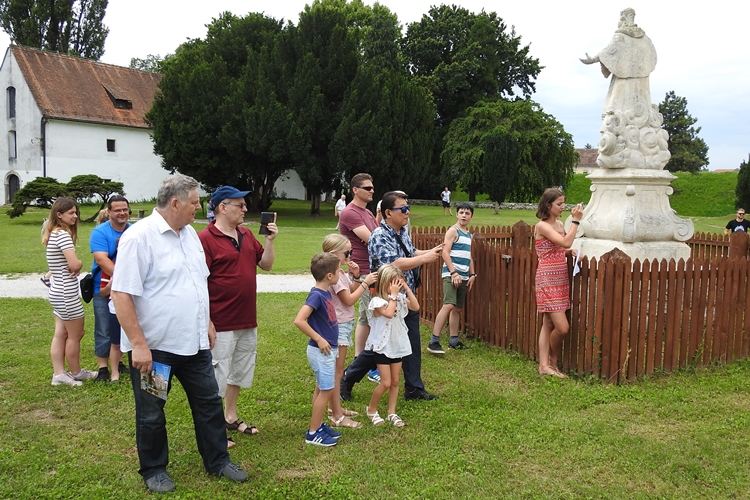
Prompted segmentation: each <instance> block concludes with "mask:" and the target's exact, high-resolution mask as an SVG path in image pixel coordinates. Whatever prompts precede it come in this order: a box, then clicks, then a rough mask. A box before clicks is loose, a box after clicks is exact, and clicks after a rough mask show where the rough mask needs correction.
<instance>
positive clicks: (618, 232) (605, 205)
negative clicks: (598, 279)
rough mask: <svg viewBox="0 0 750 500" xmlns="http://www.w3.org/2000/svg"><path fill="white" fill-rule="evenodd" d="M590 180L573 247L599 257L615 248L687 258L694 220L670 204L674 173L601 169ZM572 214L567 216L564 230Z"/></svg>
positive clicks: (635, 253)
mask: <svg viewBox="0 0 750 500" xmlns="http://www.w3.org/2000/svg"><path fill="white" fill-rule="evenodd" d="M588 178H589V179H591V191H592V194H591V201H590V202H589V204H588V205H587V206H586V208H585V210H584V211H583V218H582V219H581V225H580V226H579V228H578V233H577V235H576V240H575V242H574V243H573V248H577V249H580V250H581V253H583V255H586V256H587V257H596V258H599V257H601V256H602V255H604V254H605V253H607V252H609V251H610V250H612V249H614V248H615V247H617V248H619V249H620V250H622V251H623V252H625V253H626V254H628V256H630V258H631V259H640V260H643V259H659V260H661V259H667V260H669V259H675V260H678V259H687V258H688V257H690V247H689V246H688V245H687V244H686V243H683V242H684V241H687V240H688V239H690V238H691V237H692V236H693V232H694V228H693V221H691V220H689V219H681V218H680V217H678V216H677V214H676V213H675V211H674V210H672V207H671V206H670V204H669V195H671V194H672V193H673V192H674V190H673V189H672V187H671V186H670V185H669V184H670V183H671V182H672V179H676V177H675V176H674V175H672V174H671V173H670V172H668V171H666V170H651V169H639V168H623V169H609V168H601V169H598V170H596V171H594V172H593V173H591V174H590V175H589V176H588ZM569 224H570V218H569V219H568V221H566V230H567V228H568V227H569Z"/></svg>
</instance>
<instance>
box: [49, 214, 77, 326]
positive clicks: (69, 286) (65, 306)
mask: <svg viewBox="0 0 750 500" xmlns="http://www.w3.org/2000/svg"><path fill="white" fill-rule="evenodd" d="M70 249H75V247H74V246H73V238H71V237H70V234H68V232H67V231H63V230H62V229H59V230H57V231H53V232H52V233H50V235H49V241H47V266H48V267H49V270H50V271H52V280H51V281H52V283H51V286H50V288H49V302H50V304H52V309H53V310H54V313H55V316H57V317H59V318H60V319H62V320H63V321H70V320H74V319H78V318H81V317H83V315H84V312H83V304H81V300H80V299H79V298H78V297H79V287H80V285H79V284H78V278H77V277H75V276H72V275H71V274H70V271H68V261H67V260H66V259H65V255H63V252H64V251H65V250H70Z"/></svg>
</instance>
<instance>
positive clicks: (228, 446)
mask: <svg viewBox="0 0 750 500" xmlns="http://www.w3.org/2000/svg"><path fill="white" fill-rule="evenodd" d="M236 444H237V443H235V442H234V439H232V438H230V437H227V450H228V449H229V448H231V447H232V446H234V445H236Z"/></svg>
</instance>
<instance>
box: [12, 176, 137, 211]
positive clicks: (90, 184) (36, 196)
mask: <svg viewBox="0 0 750 500" xmlns="http://www.w3.org/2000/svg"><path fill="white" fill-rule="evenodd" d="M116 193H117V194H121V195H123V196H124V195H125V191H123V184H122V182H113V181H105V180H104V179H102V178H101V177H99V176H97V175H93V174H86V175H76V176H75V177H73V178H71V179H70V181H69V182H68V183H67V184H64V183H61V182H58V181H57V179H54V178H52V177H37V178H36V179H34V180H32V181H29V182H27V183H26V185H25V186H24V187H23V188H21V189H19V190H18V192H17V193H16V197H15V200H14V201H13V205H12V206H11V208H10V209H8V210H7V212H6V213H7V214H8V215H9V216H10V217H11V218H14V217H18V216H20V215H23V214H24V212H26V207H28V206H30V205H37V206H42V207H49V206H50V205H52V202H53V201H55V199H56V198H59V197H60V196H69V197H71V198H75V199H76V200H78V202H79V203H81V202H83V201H87V200H92V199H97V198H98V199H99V200H101V206H100V207H99V210H101V209H102V208H104V207H105V205H106V204H107V200H108V199H109V197H110V196H112V195H113V194H116ZM98 213H99V212H98V211H97V213H96V214H94V216H93V217H91V218H90V219H87V221H88V222H90V221H92V220H94V219H95V218H96V216H97V215H98Z"/></svg>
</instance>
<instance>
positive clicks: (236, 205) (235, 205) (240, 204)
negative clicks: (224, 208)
mask: <svg viewBox="0 0 750 500" xmlns="http://www.w3.org/2000/svg"><path fill="white" fill-rule="evenodd" d="M224 205H232V206H234V207H240V208H247V203H226V202H224Z"/></svg>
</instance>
